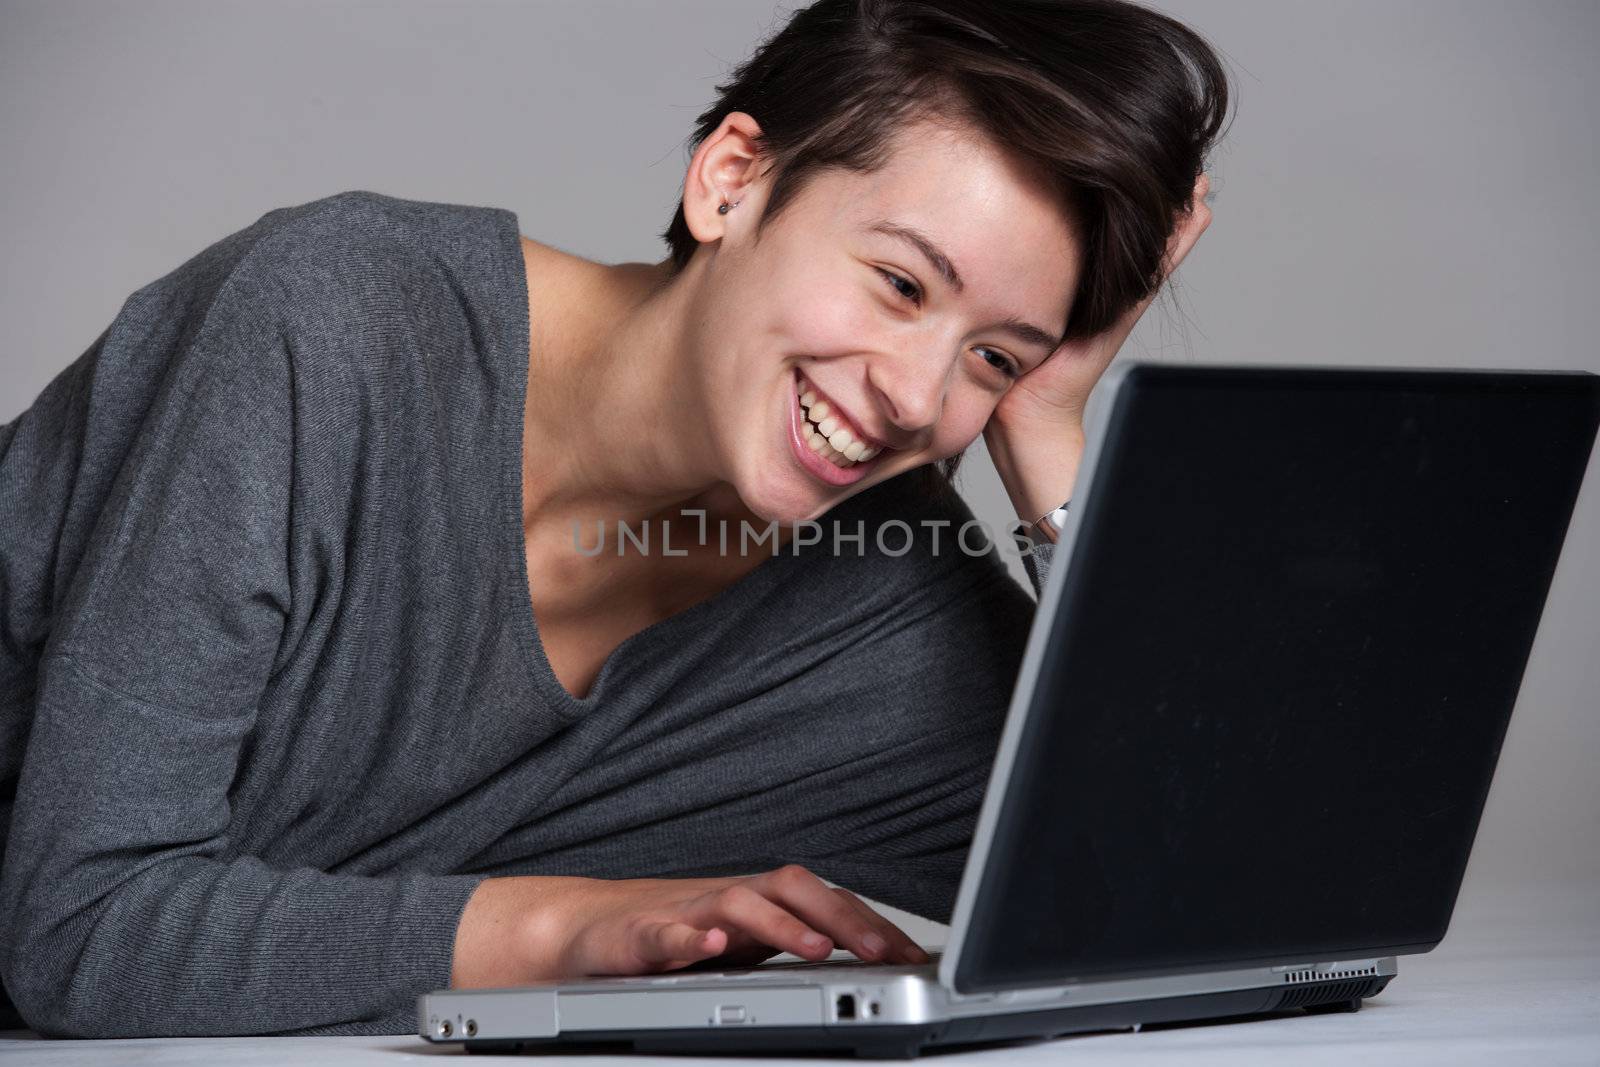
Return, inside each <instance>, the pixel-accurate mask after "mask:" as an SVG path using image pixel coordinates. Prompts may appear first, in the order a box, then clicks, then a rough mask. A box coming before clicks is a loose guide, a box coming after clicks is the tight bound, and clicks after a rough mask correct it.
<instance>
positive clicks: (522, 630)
mask: <svg viewBox="0 0 1600 1067" xmlns="http://www.w3.org/2000/svg"><path fill="white" fill-rule="evenodd" d="M501 211H502V214H501V216H500V221H501V223H502V225H503V226H504V227H505V229H506V233H505V246H504V249H503V252H504V255H505V259H506V262H505V264H504V268H505V269H504V273H503V274H502V276H501V277H500V279H499V281H500V283H501V284H502V285H503V286H505V287H506V288H507V291H506V292H505V293H504V294H503V299H504V303H505V306H506V307H507V311H508V313H507V315H506V316H505V319H504V327H505V328H504V329H503V330H502V331H500V333H499V335H498V336H497V337H496V340H495V343H496V344H497V347H498V348H499V351H498V352H496V353H494V356H495V358H496V362H497V364H498V365H499V366H500V367H501V368H502V369H503V371H504V374H505V381H506V388H505V390H504V394H505V395H504V399H503V402H502V403H499V404H497V405H495V411H496V417H497V418H498V419H499V420H500V425H499V427H498V428H497V433H496V435H495V436H496V440H497V441H499V442H500V447H501V452H502V460H501V470H502V478H501V491H502V495H503V497H504V504H503V506H502V507H501V509H500V516H501V518H500V521H501V522H502V524H503V536H504V541H505V548H506V551H507V552H508V553H509V554H510V559H508V560H507V567H506V572H507V573H508V574H509V576H510V578H511V580H510V581H508V582H507V583H506V584H507V585H508V586H509V587H510V588H509V589H508V590H507V593H506V596H507V600H508V603H509V610H510V612H511V616H510V617H511V619H512V621H513V633H514V634H515V635H516V644H517V645H518V646H519V647H521V648H523V649H525V650H526V659H525V660H524V662H525V663H526V664H527V666H528V673H529V677H530V680H531V681H532V683H533V684H534V686H535V687H536V688H537V689H538V691H539V693H540V695H541V696H542V697H544V699H545V700H546V701H547V702H548V703H549V706H550V707H552V708H555V709H557V710H558V711H559V712H560V713H561V714H562V715H564V716H566V717H568V718H579V717H582V716H583V715H584V714H586V713H587V712H589V711H590V710H591V709H593V708H594V707H596V706H598V705H599V704H600V703H601V702H603V701H605V700H606V699H607V698H608V697H610V696H611V689H612V688H613V687H614V683H613V682H612V679H614V678H615V677H616V676H617V675H618V674H619V673H625V667H626V666H627V664H628V663H629V662H630V661H631V660H632V659H634V658H635V657H637V656H638V655H639V654H640V653H639V649H640V648H641V647H645V646H651V645H653V646H654V647H656V648H658V649H663V650H669V649H672V648H674V647H676V646H677V645H678V644H680V642H676V641H674V640H673V638H672V635H673V634H676V633H679V632H682V631H683V630H684V629H685V628H690V629H691V630H692V629H694V628H697V626H698V624H699V622H700V620H702V619H705V618H707V617H713V618H714V617H717V616H718V615H720V614H721V613H723V612H738V611H739V610H741V605H742V604H743V603H744V602H746V601H747V600H749V599H750V598H751V597H752V596H753V595H755V594H756V593H757V592H758V591H760V590H764V589H766V588H767V587H768V586H769V584H770V583H771V582H774V581H778V580H780V579H781V577H782V575H783V574H784V573H786V572H787V571H788V570H789V568H790V567H791V566H793V565H794V564H795V562H797V561H798V560H799V558H800V556H799V555H798V554H797V553H796V552H795V551H794V549H793V547H792V546H789V547H787V548H784V549H780V550H778V551H777V552H775V553H773V554H772V555H771V556H769V557H768V558H767V559H764V560H762V561H761V562H760V563H758V564H756V565H755V566H754V567H752V568H751V569H750V570H749V571H747V572H746V573H744V574H743V575H741V576H740V577H739V578H738V579H736V580H735V581H734V582H732V583H731V584H730V585H727V586H725V587H723V588H722V589H720V590H718V591H717V592H716V593H713V594H712V595H711V596H709V597H707V598H706V599H704V600H702V601H700V602H698V603H696V604H693V605H690V606H689V607H687V608H685V609H683V610H682V611H679V612H677V613H676V614H673V615H669V616H668V617H667V618H665V619H661V620H658V621H656V622H653V623H651V624H650V625H648V626H646V627H645V628H644V629H642V630H639V631H637V632H636V633H633V634H630V635H629V636H628V637H627V638H625V639H624V640H623V641H622V643H621V644H619V645H617V647H616V648H614V649H612V650H611V653H610V654H609V655H608V656H606V658H605V660H604V662H603V663H601V665H600V670H599V671H598V672H597V673H596V674H595V677H594V682H593V683H592V684H591V685H590V686H589V693H588V695H587V696H584V697H577V696H574V695H573V694H572V693H571V691H569V690H568V689H567V687H566V686H565V685H563V684H562V683H561V679H559V678H558V677H556V672H555V668H554V667H552V666H551V665H550V659H549V656H548V655H546V653H545V648H544V641H543V639H542V638H541V637H540V636H539V624H538V620H537V618H536V617H535V615H534V610H533V595H532V591H531V589H530V588H529V579H528V556H527V536H526V534H525V533H524V531H523V527H522V472H523V462H524V452H525V449H526V441H525V440H524V433H523V431H524V426H523V411H524V409H525V407H526V401H527V391H528V374H529V362H528V361H529V348H530V342H529V337H530V326H531V323H530V321H529V319H530V315H531V311H530V309H531V307H532V293H531V292H529V289H528V275H527V269H526V265H525V263H524V261H523V256H522V226H521V223H520V222H519V221H518V219H517V216H516V213H515V212H513V211H511V210H510V209H501ZM786 560H787V561H789V562H784V561H786Z"/></svg>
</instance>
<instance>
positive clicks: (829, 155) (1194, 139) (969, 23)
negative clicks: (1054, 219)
mask: <svg viewBox="0 0 1600 1067" xmlns="http://www.w3.org/2000/svg"><path fill="white" fill-rule="evenodd" d="M716 89H717V99H716V102H715V103H714V104H712V105H711V106H710V107H709V108H707V109H706V110H705V111H704V112H703V113H701V115H700V116H699V118H698V119H697V120H696V125H695V129H694V132H693V134H692V135H691V137H690V141H689V145H690V149H691V151H692V150H693V149H694V148H696V147H698V146H699V144H700V143H701V142H702V141H704V140H705V139H706V138H707V137H708V136H710V135H711V134H712V133H713V132H715V130H716V129H717V127H718V126H719V125H720V124H721V122H722V120H723V119H724V118H725V117H726V116H727V115H728V114H729V112H733V111H743V112H746V113H747V114H749V115H751V116H752V117H754V118H755V120H756V121H757V122H758V123H759V124H760V125H761V136H760V138H759V139H758V144H759V147H760V149H761V151H762V153H763V155H764V156H765V157H766V158H767V160H768V163H767V168H768V171H769V172H771V173H775V175H776V177H775V179H774V181H773V186H772V191H771V195H770V196H769V197H768V198H767V204H766V209H765V212H764V214H763V216H762V217H761V219H760V220H759V221H758V222H757V226H756V232H757V235H758V236H759V234H760V232H761V230H762V228H763V227H764V226H765V225H766V224H767V223H769V222H771V221H772V220H773V219H775V218H776V217H777V216H778V215H779V214H780V213H781V212H782V211H783V210H784V208H785V207H786V206H788V205H789V204H790V203H791V202H792V201H793V199H794V197H795V195H796V194H797V193H798V192H799V191H800V189H801V188H802V187H803V186H804V183H805V181H806V179H807V178H808V177H810V176H811V175H813V174H814V173H816V172H817V171H819V170H822V169H824V168H830V167H839V168H844V169H848V170H854V171H862V172H868V171H871V170H873V169H876V168H877V167H880V166H882V165H883V164H885V163H886V162H887V153H888V146H889V141H890V138H891V137H892V136H893V134H894V133H895V132H896V131H897V130H898V129H899V128H900V127H901V126H902V125H903V124H905V123H907V122H909V121H911V120H914V119H918V118H924V117H927V118H935V119H939V120H945V121H949V120H954V121H958V122H964V123H967V124H970V125H971V126H972V127H973V128H974V129H976V130H978V131H980V132H982V133H983V134H985V135H987V136H988V137H989V138H990V139H991V140H992V141H993V142H994V143H996V144H999V145H1004V146H1005V147H1006V148H1007V149H1008V150H1009V151H1010V152H1012V153H1013V154H1014V155H1015V157H1016V158H1017V159H1019V160H1021V161H1022V162H1024V163H1025V164H1031V165H1032V166H1033V168H1034V170H1035V172H1036V173H1039V174H1041V175H1043V176H1044V177H1045V179H1046V180H1047V181H1048V182H1050V183H1051V185H1052V186H1053V187H1054V188H1055V189H1056V191H1057V193H1058V195H1059V196H1060V198H1061V203H1062V207H1063V210H1064V212H1066V213H1067V217H1068V218H1071V219H1073V220H1074V221H1075V222H1076V224H1077V227H1078V233H1079V239H1080V241H1081V242H1082V247H1083V256H1084V262H1083V263H1082V264H1080V267H1081V273H1080V281H1079V287H1078V292H1077V293H1076V294H1075V297H1074V299H1073V303H1072V309H1071V313H1070V315H1069V317H1068V320H1067V332H1066V338H1067V339H1068V340H1075V339H1082V338H1085V337H1090V336H1093V335H1094V334H1096V333H1099V332H1101V331H1102V330H1105V329H1106V328H1108V327H1110V326H1111V325H1112V324H1113V323H1114V322H1115V321H1116V320H1117V319H1118V318H1119V317H1120V316H1121V315H1122V313H1123V312H1125V311H1126V310H1127V309H1128V308H1130V307H1132V306H1133V305H1134V304H1136V303H1138V302H1139V301H1140V300H1141V299H1143V298H1144V297H1145V296H1147V295H1149V294H1150V293H1151V292H1152V291H1154V289H1155V288H1156V287H1157V286H1158V285H1159V284H1160V281H1161V275H1160V271H1161V258H1162V254H1163V253H1164V251H1165V249H1166V244H1167V240H1168V238H1169V237H1170V236H1171V234H1172V232H1173V229H1174V227H1175V225H1176V219H1175V214H1176V213H1177V212H1179V211H1181V210H1183V209H1185V208H1186V207H1187V206H1188V205H1189V199H1190V196H1191V194H1192V192H1193V189H1194V183H1195V179H1196V178H1198V177H1199V175H1200V172H1201V171H1202V169H1203V168H1204V166H1205V161H1206V156H1207V154H1208V153H1209V151H1210V149H1211V147H1212V145H1213V144H1214V143H1215V141H1216V140H1217V138H1218V137H1219V136H1220V134H1221V131H1222V127H1223V123H1224V120H1225V117H1226V112H1227V108H1228V79H1227V75H1226V73H1225V72H1224V70H1223V67H1222V64H1221V62H1220V60H1219V59H1218V58H1217V55H1216V53H1215V52H1214V51H1213V50H1212V48H1211V46H1210V45H1208V44H1207V43H1206V42H1205V40H1204V39H1203V38H1201V37H1200V36H1199V35H1198V34H1196V33H1195V32H1194V31H1193V30H1190V29H1189V28H1188V27H1187V26H1184V25H1183V24H1182V23H1180V22H1178V21H1176V20H1175V19H1172V18H1170V17H1168V16H1166V15H1163V14H1160V13H1158V12H1155V11H1151V10H1149V9H1148V8H1144V7H1140V6H1138V5H1137V4H1132V3H1127V2H1124V0H819V2H817V3H813V4H811V5H810V6H809V7H805V8H803V9H801V10H799V11H796V12H795V13H794V15H793V16H792V17H791V18H790V20H789V22H788V23H787V24H786V25H785V26H784V27H783V29H782V30H781V31H779V32H778V33H777V34H776V35H774V36H773V37H771V38H770V39H769V40H767V41H766V42H765V43H764V44H762V45H761V46H760V47H759V48H758V49H757V50H756V52H755V54H754V55H752V56H751V57H750V58H749V59H748V60H747V61H745V62H744V63H743V64H741V65H740V66H738V67H736V68H735V69H734V71H733V74H732V77H731V79H730V80H728V81H727V82H726V83H724V84H721V85H718V86H717V87H716ZM662 237H663V238H664V239H665V240H666V242H667V244H668V245H669V246H670V247H671V250H672V261H673V265H674V271H677V270H681V269H682V268H683V267H684V266H685V265H686V264H687V263H688V262H689V259H690V257H691V256H693V254H694V250H695V248H696V247H697V244H698V242H696V240H695V238H694V235H693V234H691V233H690V232H689V227H688V224H687V222H686V221H685V219H684V213H683V202H682V201H681V200H680V201H679V203H678V210H677V213H676V214H675V215H674V216H673V219H672V222H671V224H670V225H669V226H668V227H667V229H666V230H665V231H664V232H663V234H662ZM960 458H961V457H960V456H954V457H951V458H950V459H947V460H945V461H944V462H943V463H942V464H940V468H941V471H942V474H943V475H944V479H946V480H947V479H948V478H950V477H952V476H953V475H954V473H955V469H956V466H957V464H958V463H959V461H960ZM946 488H948V485H946Z"/></svg>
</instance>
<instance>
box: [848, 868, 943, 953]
mask: <svg viewBox="0 0 1600 1067" xmlns="http://www.w3.org/2000/svg"><path fill="white" fill-rule="evenodd" d="M833 891H834V893H835V894H837V895H838V896H840V897H842V898H844V901H845V903H847V904H849V905H850V906H851V907H853V908H854V909H855V910H856V912H857V913H858V914H859V915H860V916H861V917H862V918H863V919H865V920H866V921H867V922H868V923H870V924H871V925H872V928H873V929H875V930H877V931H878V933H879V935H880V936H882V937H883V939H884V940H885V941H887V942H888V943H889V949H890V951H891V953H892V954H893V955H894V956H895V957H896V958H898V959H900V960H902V961H904V962H906V963H927V962H928V954H927V953H926V952H925V951H923V948H922V946H921V945H919V944H917V943H916V942H915V941H913V940H911V935H910V934H907V933H906V932H905V931H904V930H902V929H900V928H899V927H898V926H896V925H895V924H894V923H892V922H890V921H889V920H888V919H886V918H885V917H883V916H882V915H879V914H878V913H877V912H876V911H873V910H872V906H871V905H869V904H868V903H867V902H866V901H864V900H862V899H861V898H860V897H858V896H856V895H855V894H854V893H852V892H850V890H848V889H844V888H841V887H839V886H835V887H833Z"/></svg>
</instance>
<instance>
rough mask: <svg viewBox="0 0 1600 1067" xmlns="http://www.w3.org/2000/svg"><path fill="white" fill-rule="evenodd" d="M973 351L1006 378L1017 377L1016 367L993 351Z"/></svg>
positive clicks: (981, 349)
mask: <svg viewBox="0 0 1600 1067" xmlns="http://www.w3.org/2000/svg"><path fill="white" fill-rule="evenodd" d="M975 351H976V352H977V353H978V354H979V355H981V356H982V357H983V361H984V362H985V363H987V364H989V366H991V367H993V368H994V369H995V370H997V371H999V372H1000V373H1001V374H1004V375H1005V376H1006V377H1007V378H1015V377H1016V376H1017V365H1016V364H1015V363H1013V362H1011V360H1010V359H1008V358H1007V357H1005V356H1003V355H1001V354H1000V353H999V352H996V351H995V350H994V349H992V348H979V349H975Z"/></svg>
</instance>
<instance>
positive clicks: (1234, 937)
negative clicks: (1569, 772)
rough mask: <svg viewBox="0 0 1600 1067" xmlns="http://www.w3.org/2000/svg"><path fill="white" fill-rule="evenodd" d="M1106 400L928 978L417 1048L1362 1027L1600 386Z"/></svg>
mask: <svg viewBox="0 0 1600 1067" xmlns="http://www.w3.org/2000/svg"><path fill="white" fill-rule="evenodd" d="M1102 389H1103V390H1105V393H1106V398H1107V400H1108V403H1106V404H1105V405H1104V407H1103V408H1102V410H1103V411H1104V412H1105V417H1104V418H1101V419H1097V420H1095V425H1094V426H1093V427H1092V428H1091V430H1090V435H1089V439H1088V442H1087V451H1086V453H1085V455H1084V459H1083V462H1082V465H1081V468H1080V474H1079V479H1078V488H1077V490H1076V492H1075V493H1074V502H1073V507H1072V510H1071V512H1070V516H1069V519H1068V522H1067V525H1066V528H1065V529H1064V531H1063V534H1062V539H1061V544H1060V546H1059V547H1058V549H1057V554H1056V558H1055V562H1054V568H1053V571H1052V575H1051V577H1050V580H1049V582H1048V583H1047V585H1046V588H1045V590H1044V594H1043V597H1042V599H1041V602H1040V606H1039V610H1038V612H1037V614H1036V616H1035V619H1034V623H1033V628H1032V631H1031V634H1030V636H1029V639H1028V646H1027V649H1026V651H1025V654H1024V658H1023V662H1022V668H1021V672H1020V675H1019V678H1018V681H1017V685H1016V689H1015V693H1014V696H1013V699H1012V702H1011V706H1010V709H1009V712H1008V717H1007V719H1006V724H1005V729H1004V731H1003V734H1002V737H1001V740H1000V745H999V750H998V753H997V755H996V759H995V764H994V770H993V772H992V775H991V778H990V781H989V788H988V792H987V793H986V795H985V798H984V803H983V807H982V810H981V812H980V814H979V817H978V822H977V826H976V829H975V832H974V837H973V843H972V847H971V850H970V852H969V854H968V858H967V864H966V868H965V872H964V874H963V877H962V880H961V886H960V890H959V892H958V895H957V898H956V902H955V909H954V915H953V918H952V923H951V928H950V934H949V940H948V943H947V944H946V945H945V946H944V948H943V951H942V952H940V953H939V954H938V955H937V956H936V957H935V959H934V960H933V962H931V963H927V964H922V965H919V966H909V965H908V966H885V965H875V964H868V963H865V962H862V961H849V962H846V961H841V962H834V961H823V962H821V963H809V964H808V963H804V962H799V963H789V964H780V963H778V962H776V961H770V962H769V963H767V964H764V965H761V966H757V967H749V968H741V969H730V970H722V971H714V970H700V969H697V970H694V971H682V972H672V973H666V974H659V975H651V976H640V977H628V978H591V979H582V980H572V981H562V982H555V983H550V984H545V985H536V986H528V987H521V988H514V989H487V990H479V989H474V990H440V991H438V992H434V993H429V994H426V995H424V996H422V997H420V998H419V999H418V1004H417V1015H418V1025H419V1027H420V1032H421V1036H422V1037H424V1038H426V1039H428V1040H429V1041H434V1042H455V1041H460V1042H465V1043H466V1045H467V1047H468V1048H469V1049H470V1050H473V1051H480V1050H481V1051H530V1052H531V1051H538V1050H550V1051H578V1050H580V1049H619V1048H621V1049H628V1048H632V1049H636V1050H639V1051H671V1052H676V1051H690V1052H692V1051H710V1052H721V1051H743V1052H757V1051H762V1050H773V1051H783V1052H796V1051H803V1050H823V1051H826V1050H834V1051H838V1052H841V1053H855V1054H858V1055H866V1056H877V1057H909V1056H914V1055H917V1054H918V1053H920V1052H922V1051H924V1050H926V1049H929V1048H932V1047H936V1046H948V1045H958V1044H970V1043H977V1042H989V1041H995V1040H1005V1039H1017V1038H1044V1037H1050V1036H1054V1035H1060V1034H1069V1033H1073V1032H1081V1031H1086V1030H1106V1029H1116V1028H1132V1029H1137V1028H1139V1027H1141V1026H1144V1025H1147V1024H1153V1023H1169V1022H1177V1021H1182V1020H1198V1019H1214V1018H1219V1017H1229V1016H1250V1015H1259V1014H1262V1013H1279V1012H1283V1013H1298V1012H1300V1011H1304V1010H1312V1011H1322V1010H1344V1011H1352V1010H1355V1009H1357V1008H1359V1007H1360V1005H1361V1003H1362V1000H1363V998H1366V997H1370V996H1374V995H1375V994H1377V993H1379V992H1381V991H1382V990H1383V989H1384V987H1385V986H1387V985H1388V983H1389V982H1390V981H1391V980H1392V979H1393V978H1394V977H1395V974H1396V965H1395V957H1396V956H1400V955H1404V954H1407V953H1419V952H1426V951H1428V950H1430V949H1431V948H1433V947H1434V946H1435V945H1437V944H1438V943H1439V942H1440V940H1441V939H1442V938H1443V937H1444V934H1445V930H1446V927H1447V926H1448V924H1449V920H1450V914H1451V911H1452V909H1453V907H1454V904H1455V899H1456V894H1457V891H1458V890H1459V888H1460V884H1461V877H1462V872H1463V870H1464V869H1465V867H1466V863H1467V858H1468V855H1469V853H1470V850H1471V846H1472V840H1473V837H1474V835H1475V833H1476V832H1477V826H1478V819H1479V816H1480V814H1481V812H1482V809H1483V804H1484V800H1485V797H1486V795H1487V793H1488V789H1489V783H1490V779H1491V776H1492V774H1493V771H1494V765H1495V761H1496V757H1497V756H1498V754H1499V750H1500V744H1501V740H1502V738H1503V737H1504V734H1505V730H1506V725H1507V722H1508V720H1509V718H1510V715H1511V711H1512V706H1513V704H1514V703H1515V701H1516V696H1517V691H1518V688H1519V686H1520V684H1521V680H1522V674H1523V669H1524V667H1525V665H1526V663H1527V660H1528V654H1529V651H1530V648H1531V646H1532V643H1533V639H1534V635H1535V632H1536V630H1537V628H1538V623H1539V617H1540V613H1541V611H1542V610H1543V607H1544V602H1545V596H1546V594H1547V592H1548V590H1549V587H1550V581H1551V576H1552V573H1553V571H1554V569H1555V566H1556V562H1557V559H1558V557H1559V555H1560V551H1561V545H1562V541H1563V539H1564V537H1565V534H1566V530H1567V525H1568V522H1569V520H1570V518H1571V515H1572V511H1573V504H1574V501H1575V499H1576V496H1577V494H1578V490H1579V486H1580V484H1581V483H1582V481H1583V476H1584V471H1585V468H1586V466H1587V463H1588V460H1589V455H1590V452H1591V450H1592V447H1593V444H1594V440H1595V433H1596V426H1597V423H1600V377H1597V376H1595V375H1593V374H1585V373H1567V372H1513V371H1476V370H1473V371H1469V370H1438V369H1379V368H1334V367H1298V368H1296V367H1282V366H1212V367H1197V366H1173V365H1163V364H1157V363H1147V362H1133V363H1128V364H1124V365H1122V366H1119V367H1117V368H1114V369H1113V370H1112V371H1111V372H1110V374H1109V375H1108V376H1107V378H1106V380H1105V381H1104V382H1103V384H1102Z"/></svg>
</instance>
